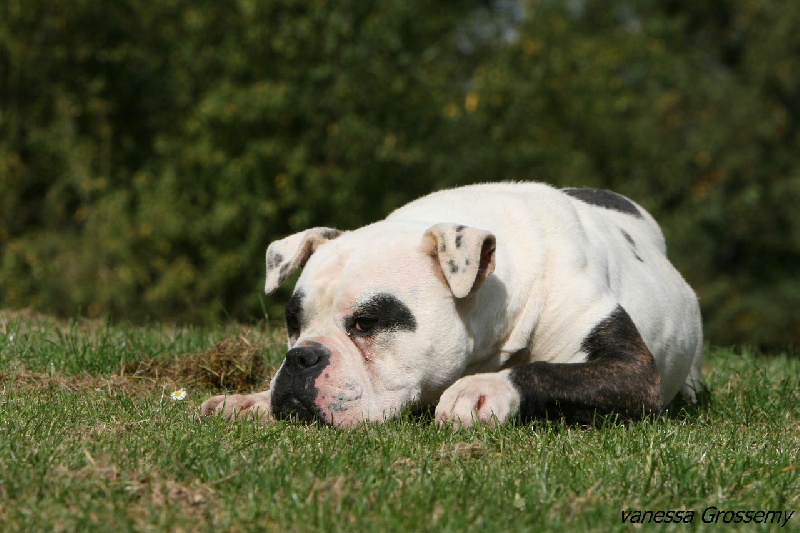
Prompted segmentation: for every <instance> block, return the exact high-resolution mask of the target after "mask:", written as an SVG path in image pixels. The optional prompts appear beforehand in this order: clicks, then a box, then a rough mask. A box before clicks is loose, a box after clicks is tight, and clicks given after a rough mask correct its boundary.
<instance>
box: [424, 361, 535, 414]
mask: <svg viewBox="0 0 800 533" xmlns="http://www.w3.org/2000/svg"><path fill="white" fill-rule="evenodd" d="M520 401H521V398H520V395H519V392H517V390H516V389H515V388H514V386H513V385H512V384H511V381H509V379H508V375H507V373H505V372H503V373H498V374H475V375H472V376H466V377H463V378H461V379H459V380H458V381H456V382H455V383H453V384H452V385H451V386H450V387H449V388H448V389H447V390H446V391H444V394H442V397H441V398H440V399H439V405H437V406H436V424H437V425H439V426H442V425H444V424H453V425H454V426H455V427H456V428H460V427H469V426H472V425H475V424H487V425H489V426H494V425H495V424H502V423H503V422H505V421H506V420H507V419H509V418H511V417H514V416H516V415H517V414H518V413H519V406H520Z"/></svg>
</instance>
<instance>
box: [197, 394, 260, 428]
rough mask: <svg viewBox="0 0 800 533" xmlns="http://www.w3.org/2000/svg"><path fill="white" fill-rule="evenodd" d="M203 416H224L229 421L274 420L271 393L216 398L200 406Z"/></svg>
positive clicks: (223, 395)
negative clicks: (244, 419)
mask: <svg viewBox="0 0 800 533" xmlns="http://www.w3.org/2000/svg"><path fill="white" fill-rule="evenodd" d="M200 414H201V415H222V416H224V417H225V418H227V419H228V420H233V419H236V418H240V417H244V416H247V417H251V418H253V419H255V420H259V421H261V422H267V421H270V420H274V417H273V415H272V404H271V403H270V391H266V392H258V393H256V394H233V395H230V396H229V395H226V394H222V395H220V396H214V397H213V398H209V399H208V400H206V401H204V402H203V403H202V404H201V405H200Z"/></svg>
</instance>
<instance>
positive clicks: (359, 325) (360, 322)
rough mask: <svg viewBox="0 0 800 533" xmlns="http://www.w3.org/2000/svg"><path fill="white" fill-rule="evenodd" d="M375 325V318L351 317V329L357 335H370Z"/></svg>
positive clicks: (376, 321)
mask: <svg viewBox="0 0 800 533" xmlns="http://www.w3.org/2000/svg"><path fill="white" fill-rule="evenodd" d="M377 324H378V319H377V318H370V317H366V316H357V317H353V326H352V329H353V331H355V332H357V333H362V334H366V333H371V332H372V331H373V330H374V329H375V326H376V325H377Z"/></svg>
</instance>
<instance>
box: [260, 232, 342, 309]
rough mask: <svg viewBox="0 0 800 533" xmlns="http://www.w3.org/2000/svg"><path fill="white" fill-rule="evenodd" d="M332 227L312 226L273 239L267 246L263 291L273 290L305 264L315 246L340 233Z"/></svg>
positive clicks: (315, 248)
mask: <svg viewBox="0 0 800 533" xmlns="http://www.w3.org/2000/svg"><path fill="white" fill-rule="evenodd" d="M341 233H342V232H341V231H339V230H338V229H333V228H312V229H309V230H306V231H302V232H300V233H295V234H294V235H291V236H289V237H286V238H285V239H281V240H279V241H275V242H273V243H272V244H270V245H269V247H268V248H267V281H266V282H265V283H264V291H265V292H266V293H267V294H270V293H272V292H275V290H276V289H277V288H278V287H280V286H281V283H283V282H284V281H286V278H288V277H289V275H290V274H291V273H292V272H294V271H295V270H297V269H298V268H302V267H303V266H305V264H306V261H308V258H309V257H311V254H313V253H314V252H315V251H316V250H317V248H319V247H320V246H322V245H323V244H325V243H326V242H328V241H329V240H331V239H335V238H336V237H338V236H339V235H341Z"/></svg>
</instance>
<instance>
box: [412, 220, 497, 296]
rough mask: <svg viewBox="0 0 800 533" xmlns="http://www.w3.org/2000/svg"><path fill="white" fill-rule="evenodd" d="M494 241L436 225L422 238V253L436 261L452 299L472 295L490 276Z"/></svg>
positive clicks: (483, 234) (476, 232)
mask: <svg viewBox="0 0 800 533" xmlns="http://www.w3.org/2000/svg"><path fill="white" fill-rule="evenodd" d="M495 247H496V241H495V237H494V235H493V234H492V233H490V232H488V231H484V230H481V229H477V228H471V227H469V226H462V225H460V224H437V225H435V226H433V227H432V228H430V229H428V231H426V232H425V235H424V236H423V237H422V250H423V251H424V252H426V253H428V254H430V255H431V256H433V257H435V258H436V259H437V260H438V263H439V267H440V268H441V271H442V275H443V276H444V279H445V280H447V284H448V285H449V286H450V290H451V291H452V292H453V296H455V297H456V298H466V297H467V296H469V295H471V294H474V293H475V291H477V290H478V289H479V288H480V286H481V285H482V284H483V282H484V281H485V280H486V278H487V277H489V275H490V274H491V273H492V272H494V263H495V261H494V251H495Z"/></svg>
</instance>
